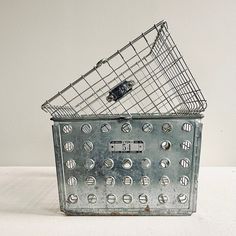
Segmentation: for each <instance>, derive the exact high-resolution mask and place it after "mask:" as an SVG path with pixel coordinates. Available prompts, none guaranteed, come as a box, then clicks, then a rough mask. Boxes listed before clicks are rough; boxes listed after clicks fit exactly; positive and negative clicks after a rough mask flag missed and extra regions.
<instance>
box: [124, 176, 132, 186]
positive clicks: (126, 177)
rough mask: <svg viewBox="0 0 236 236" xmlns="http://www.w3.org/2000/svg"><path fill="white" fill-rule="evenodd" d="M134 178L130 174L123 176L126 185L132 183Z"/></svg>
mask: <svg viewBox="0 0 236 236" xmlns="http://www.w3.org/2000/svg"><path fill="white" fill-rule="evenodd" d="M132 183H133V179H132V178H131V177H130V176H125V177H124V178H123V184H124V185H132Z"/></svg>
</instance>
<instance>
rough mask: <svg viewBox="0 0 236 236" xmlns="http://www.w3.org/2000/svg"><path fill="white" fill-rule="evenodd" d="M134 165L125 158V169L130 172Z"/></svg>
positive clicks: (123, 164)
mask: <svg viewBox="0 0 236 236" xmlns="http://www.w3.org/2000/svg"><path fill="white" fill-rule="evenodd" d="M132 165H133V163H132V161H131V159H129V158H125V159H124V160H123V163H122V167H123V168H124V169H126V170H128V169H130V168H131V167H132Z"/></svg>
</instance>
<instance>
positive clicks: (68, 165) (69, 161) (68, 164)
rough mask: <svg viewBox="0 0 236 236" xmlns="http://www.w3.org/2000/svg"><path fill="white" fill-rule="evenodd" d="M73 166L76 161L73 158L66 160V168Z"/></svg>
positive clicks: (72, 167)
mask: <svg viewBox="0 0 236 236" xmlns="http://www.w3.org/2000/svg"><path fill="white" fill-rule="evenodd" d="M75 166H76V162H75V160H73V159H70V160H68V161H67V162H66V167H67V168H68V169H74V168H75Z"/></svg>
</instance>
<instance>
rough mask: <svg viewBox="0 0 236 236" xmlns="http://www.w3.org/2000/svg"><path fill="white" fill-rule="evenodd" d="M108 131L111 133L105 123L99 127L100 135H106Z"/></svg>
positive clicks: (109, 127)
mask: <svg viewBox="0 0 236 236" xmlns="http://www.w3.org/2000/svg"><path fill="white" fill-rule="evenodd" d="M110 131H111V126H110V125H109V124H107V123H106V124H103V125H102V126H101V132H102V133H108V132H110Z"/></svg>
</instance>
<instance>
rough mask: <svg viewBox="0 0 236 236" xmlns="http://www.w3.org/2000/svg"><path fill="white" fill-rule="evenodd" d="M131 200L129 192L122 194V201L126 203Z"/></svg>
mask: <svg viewBox="0 0 236 236" xmlns="http://www.w3.org/2000/svg"><path fill="white" fill-rule="evenodd" d="M132 200H133V198H132V196H131V195H130V194H125V195H123V202H124V203H126V204H129V203H131V202H132Z"/></svg>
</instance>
